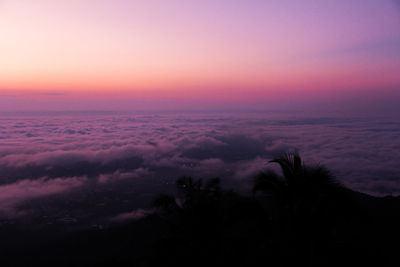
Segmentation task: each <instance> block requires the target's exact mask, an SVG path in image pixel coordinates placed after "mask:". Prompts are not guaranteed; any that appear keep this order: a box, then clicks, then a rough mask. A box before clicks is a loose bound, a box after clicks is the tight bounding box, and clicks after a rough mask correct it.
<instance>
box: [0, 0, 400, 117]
mask: <svg viewBox="0 0 400 267" xmlns="http://www.w3.org/2000/svg"><path fill="white" fill-rule="evenodd" d="M399 74H400V3H399V2H398V1H389V0H388V1H384V0H376V1H374V0H368V1H365V0H351V1H333V0H332V1H328V0H327V1H311V0H307V1H306V0H304V1H285V0H276V1H275V0H270V1H261V0H260V1H259V0H254V1H248V0H231V1H228V0H216V1H208V0H206V1H191V0H189V1H188V0H186V1H178V0H165V1H161V0H160V1H153V0H147V1H135V0H132V1H128V0H114V1H106V0H68V1H67V0H65V1H64V0H56V1H54V0H37V1H31V0H0V106H1V108H0V110H2V111H4V110H13V109H15V110H29V109H32V110H38V109H39V110H45V109H52V110H53V109H58V110H69V109H102V108H104V109H129V108H139V109H140V108H144V107H149V106H150V107H152V108H155V109H156V108H160V109H162V108H172V107H176V106H177V105H181V107H183V108H185V107H193V106H196V105H197V106H196V107H197V108H205V109H207V108H208V107H215V106H217V105H219V106H222V107H225V106H226V107H229V106H230V105H237V104H243V105H244V106H252V105H253V104H256V105H262V103H274V101H275V102H278V101H279V102H281V103H283V102H285V103H286V104H287V105H291V104H293V103H297V102H298V103H300V102H307V101H311V100H324V101H327V100H329V99H338V101H343V102H346V101H353V100H354V99H358V98H359V97H361V98H365V99H367V102H368V101H372V100H375V99H378V100H379V101H380V104H381V105H384V104H382V101H383V102H385V101H386V100H387V101H389V102H390V101H394V99H400V96H399V95H400V92H399V91H400V75H399ZM378 100H377V101H378ZM354 101H356V100H354ZM368 103H369V102H368Z"/></svg>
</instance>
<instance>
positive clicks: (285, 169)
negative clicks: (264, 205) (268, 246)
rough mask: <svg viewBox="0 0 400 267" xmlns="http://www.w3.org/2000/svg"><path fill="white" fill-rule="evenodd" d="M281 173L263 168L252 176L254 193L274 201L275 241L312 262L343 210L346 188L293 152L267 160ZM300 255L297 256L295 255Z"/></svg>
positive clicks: (322, 168) (327, 171) (344, 208)
mask: <svg viewBox="0 0 400 267" xmlns="http://www.w3.org/2000/svg"><path fill="white" fill-rule="evenodd" d="M270 162H271V163H277V164H278V165H279V166H280V168H281V171H282V175H280V174H278V173H276V172H274V171H271V170H269V171H267V172H263V173H260V174H259V175H258V176H256V177H255V183H254V187H253V194H254V196H256V195H257V193H258V192H262V193H264V196H266V197H267V199H268V201H270V202H271V201H272V202H273V203H275V205H274V207H275V209H276V213H275V216H273V217H274V218H275V227H276V232H277V236H276V242H277V243H278V244H279V245H280V247H281V249H280V250H281V251H291V253H294V254H296V255H295V256H297V257H298V258H299V257H300V258H301V257H302V258H303V259H304V261H305V262H306V263H307V264H308V265H310V266H311V265H313V263H312V262H313V261H314V259H315V255H314V254H315V250H316V249H317V248H318V249H320V247H318V245H317V243H318V242H319V241H320V240H327V239H328V237H327V236H329V235H331V232H332V230H333V229H334V228H333V227H332V224H333V223H334V221H335V220H336V218H337V217H340V216H342V214H343V212H344V211H345V210H346V203H348V202H347V200H346V193H347V189H346V188H345V187H344V186H343V185H341V184H340V183H339V182H338V181H337V180H336V178H335V177H334V175H333V174H332V173H331V172H330V171H329V170H328V169H327V168H325V167H324V166H320V165H318V166H307V165H305V164H304V163H303V161H302V159H301V157H300V156H299V154H298V153H297V152H292V153H285V154H284V155H282V156H280V157H277V158H275V159H273V160H271V161H270ZM299 254H300V255H299Z"/></svg>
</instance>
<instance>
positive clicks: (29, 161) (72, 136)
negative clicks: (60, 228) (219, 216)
mask: <svg viewBox="0 0 400 267" xmlns="http://www.w3.org/2000/svg"><path fill="white" fill-rule="evenodd" d="M291 149H298V150H299V151H300V152H301V154H302V155H303V157H304V159H305V161H306V162H308V163H310V164H313V163H322V164H325V165H326V166H328V167H329V168H330V169H332V171H333V172H334V173H335V174H336V175H337V177H338V178H339V179H340V180H341V181H342V182H343V183H344V184H345V185H347V186H349V187H351V188H353V189H356V190H361V191H363V192H367V193H371V194H375V195H386V194H399V193H400V177H399V174H400V164H399V163H400V161H399V158H400V157H399V156H400V155H399V153H400V152H399V151H400V121H399V120H396V119H389V118H386V119H382V118H348V117H347V118H343V117H332V116H331V117H325V118H318V117H312V116H308V117H299V116H289V115H281V116H276V115H274V116H272V115H269V114H245V115H234V114H218V115H217V114H189V115H176V114H168V115H154V114H153V115H152V114H147V115H143V114H142V115H128V114H127V115H121V114H120V115H112V114H110V115H101V114H95V115H88V114H86V115H80V116H67V115H65V116H61V115H60V116H45V115H43V116H30V117H27V116H8V117H4V116H3V117H1V118H0V212H1V213H3V214H4V213H7V212H8V213H14V214H17V211H21V207H20V206H21V203H23V202H24V201H27V200H30V199H38V198H43V197H50V196H54V195H59V194H64V195H65V194H67V195H68V194H73V192H75V191H77V190H79V191H80V192H89V191H90V190H93V189H94V188H96V190H97V192H99V193H98V194H97V196H98V197H100V196H102V192H106V191H107V190H110V188H113V186H115V185H117V184H118V185H119V186H121V185H123V186H124V187H125V188H127V185H129V186H130V188H132V190H133V191H135V190H136V191H135V192H136V194H137V196H138V195H139V194H142V196H145V197H148V198H150V195H151V194H156V193H158V192H159V191H160V190H162V189H163V187H164V186H170V184H171V183H172V182H173V181H174V179H176V178H177V177H179V176H181V175H192V176H195V177H198V178H210V177H215V176H219V177H222V178H223V179H224V181H225V182H226V183H229V182H232V183H234V182H238V181H239V182H240V181H245V180H247V179H248V178H249V177H251V176H253V175H254V174H256V173H257V172H259V171H261V170H263V169H265V168H267V167H271V166H270V165H267V164H266V162H267V161H268V160H269V159H270V158H272V157H274V156H276V155H279V154H280V153H282V152H285V151H288V150H291ZM114 189H115V191H114V192H112V193H110V194H114V195H118V194H119V192H120V191H121V188H120V187H118V188H117V187H115V188H114ZM241 189H243V188H239V190H241ZM107 192H108V191H107ZM130 201H131V200H130ZM76 205H79V202H77V203H76ZM137 208H140V207H137ZM130 210H132V208H131V209H130ZM120 213H123V211H122V212H120Z"/></svg>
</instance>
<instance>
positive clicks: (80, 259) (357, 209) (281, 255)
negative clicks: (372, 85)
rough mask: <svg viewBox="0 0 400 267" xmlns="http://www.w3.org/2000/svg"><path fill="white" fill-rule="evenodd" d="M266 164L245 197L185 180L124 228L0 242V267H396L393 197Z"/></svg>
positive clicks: (399, 231)
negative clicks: (267, 168)
mask: <svg viewBox="0 0 400 267" xmlns="http://www.w3.org/2000/svg"><path fill="white" fill-rule="evenodd" d="M271 162H274V163H276V164H278V165H279V166H280V168H281V169H282V175H280V174H277V173H275V172H273V171H268V172H265V173H260V174H259V175H258V176H257V177H255V178H254V187H253V194H252V195H249V196H244V195H240V194H238V193H235V192H234V191H231V190H225V189H223V188H222V187H221V185H220V180H219V179H211V180H208V181H201V180H195V179H192V178H190V177H183V178H181V179H179V180H177V182H176V188H177V193H176V195H174V196H172V195H167V194H165V195H160V196H158V197H157V198H156V199H155V200H154V203H153V206H154V212H153V213H152V214H151V215H148V216H146V217H145V218H142V219H140V220H137V221H134V222H131V223H129V224H125V225H122V226H119V227H114V228H109V229H106V230H101V231H100V230H96V231H94V230H91V231H89V230H88V231H82V232H79V233H74V234H68V235H57V234H55V235H54V236H51V235H47V236H45V238H44V237H43V235H42V234H41V233H26V236H25V238H26V241H27V242H30V243H24V244H20V243H15V244H13V243H12V241H13V236H12V235H11V234H10V233H2V235H3V241H4V240H7V242H2V245H1V246H2V247H1V248H0V249H1V251H0V253H2V259H3V264H2V265H1V266H203V267H204V266H210V265H212V266H216V265H219V266H339V265H353V266H399V265H398V264H399V262H400V258H399V249H400V244H399V242H400V210H399V208H400V199H399V198H398V197H383V198H377V197H372V196H369V195H366V194H362V193H359V192H355V191H352V190H350V189H348V188H345V187H344V186H342V185H341V184H340V183H339V182H338V181H337V180H336V179H335V178H334V176H333V175H332V174H331V173H330V172H329V170H327V169H326V168H324V167H323V166H306V165H304V164H303V162H302V161H301V158H300V157H299V156H298V155H297V154H296V153H292V154H286V155H284V156H282V157H279V158H276V159H274V160H272V161H271ZM15 242H17V241H15ZM18 242H20V240H19V241H18Z"/></svg>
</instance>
